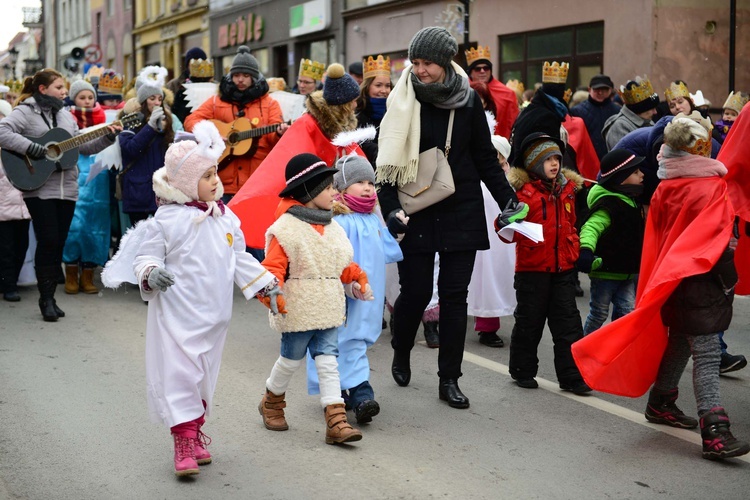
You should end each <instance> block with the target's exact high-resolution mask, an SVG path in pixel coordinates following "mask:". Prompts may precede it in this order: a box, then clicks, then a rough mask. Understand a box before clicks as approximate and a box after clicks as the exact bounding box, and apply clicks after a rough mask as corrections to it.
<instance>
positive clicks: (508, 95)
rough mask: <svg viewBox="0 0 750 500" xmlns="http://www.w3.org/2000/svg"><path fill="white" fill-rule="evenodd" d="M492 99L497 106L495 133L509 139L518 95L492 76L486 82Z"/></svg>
mask: <svg viewBox="0 0 750 500" xmlns="http://www.w3.org/2000/svg"><path fill="white" fill-rule="evenodd" d="M487 89H488V90H489V91H490V95H491V96H492V100H493V101H495V107H496V108H497V116H496V117H495V119H496V120H497V125H495V132H494V133H495V135H500V136H503V137H505V138H506V139H510V132H511V130H512V129H513V123H514V122H515V121H516V118H517V117H518V97H517V96H516V93H515V92H513V91H512V90H511V89H509V88H508V87H506V86H505V85H503V84H502V83H501V82H499V81H498V80H496V79H495V78H492V79H491V80H490V81H489V83H488V84H487Z"/></svg>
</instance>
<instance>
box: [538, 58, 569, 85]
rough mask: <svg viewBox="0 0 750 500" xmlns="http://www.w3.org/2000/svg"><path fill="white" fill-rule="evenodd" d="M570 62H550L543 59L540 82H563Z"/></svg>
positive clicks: (565, 79) (566, 78)
mask: <svg viewBox="0 0 750 500" xmlns="http://www.w3.org/2000/svg"><path fill="white" fill-rule="evenodd" d="M569 69H570V64H568V63H565V62H564V63H562V64H560V63H559V62H557V61H555V62H553V63H552V64H550V63H549V62H547V61H544V66H542V83H565V82H566V81H567V80H568V70H569Z"/></svg>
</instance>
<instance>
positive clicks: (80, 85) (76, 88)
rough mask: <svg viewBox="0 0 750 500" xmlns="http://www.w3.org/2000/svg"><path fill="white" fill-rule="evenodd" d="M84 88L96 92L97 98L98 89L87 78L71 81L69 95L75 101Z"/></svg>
mask: <svg viewBox="0 0 750 500" xmlns="http://www.w3.org/2000/svg"><path fill="white" fill-rule="evenodd" d="M82 90H90V91H91V92H92V93H93V94H94V99H96V90H95V89H94V86H93V85H91V84H90V83H89V82H87V81H86V80H76V81H75V82H73V83H71V84H70V92H68V97H70V100H71V101H73V100H75V98H76V96H77V95H78V93H79V92H81V91H82Z"/></svg>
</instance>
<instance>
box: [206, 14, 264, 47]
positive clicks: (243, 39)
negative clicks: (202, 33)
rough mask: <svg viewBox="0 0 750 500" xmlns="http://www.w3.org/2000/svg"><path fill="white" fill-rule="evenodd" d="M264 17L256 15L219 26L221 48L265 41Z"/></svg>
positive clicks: (249, 15) (239, 18)
mask: <svg viewBox="0 0 750 500" xmlns="http://www.w3.org/2000/svg"><path fill="white" fill-rule="evenodd" d="M263 24H264V23H263V17H262V16H258V15H255V14H252V13H250V14H248V15H247V18H246V17H245V16H240V17H238V18H237V20H236V21H234V22H233V23H229V24H222V25H221V26H219V37H218V42H219V48H220V49H223V48H225V47H232V46H234V45H242V44H243V43H247V42H253V41H259V40H262V39H263V31H264V28H265V27H264V25H263Z"/></svg>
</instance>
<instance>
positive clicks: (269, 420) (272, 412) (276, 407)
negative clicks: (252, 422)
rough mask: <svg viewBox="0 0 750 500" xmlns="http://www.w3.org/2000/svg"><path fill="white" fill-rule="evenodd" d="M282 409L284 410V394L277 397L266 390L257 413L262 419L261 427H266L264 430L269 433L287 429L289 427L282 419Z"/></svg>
mask: <svg viewBox="0 0 750 500" xmlns="http://www.w3.org/2000/svg"><path fill="white" fill-rule="evenodd" d="M284 408H286V401H284V394H282V395H281V396H277V395H276V394H274V393H272V392H271V391H269V390H268V389H266V393H265V394H264V395H263V399H261V400H260V404H259V405H258V412H259V413H260V416H261V417H263V425H265V426H266V429H268V430H269V431H285V430H287V429H289V425H288V424H287V423H286V419H285V418H284Z"/></svg>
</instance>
